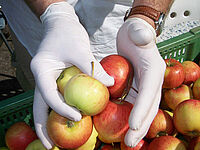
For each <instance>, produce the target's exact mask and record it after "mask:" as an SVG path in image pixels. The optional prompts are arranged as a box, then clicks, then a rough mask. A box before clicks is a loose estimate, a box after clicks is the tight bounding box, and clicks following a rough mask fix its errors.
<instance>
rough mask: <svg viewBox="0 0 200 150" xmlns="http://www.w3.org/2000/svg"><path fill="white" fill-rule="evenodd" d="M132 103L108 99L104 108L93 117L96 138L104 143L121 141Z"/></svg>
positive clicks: (126, 126) (126, 127)
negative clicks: (96, 133)
mask: <svg viewBox="0 0 200 150" xmlns="http://www.w3.org/2000/svg"><path fill="white" fill-rule="evenodd" d="M132 108H133V105H132V104H131V103H129V102H126V101H120V100H112V101H111V100H110V101H109V103H108V105H107V106H106V108H105V109H104V110H103V111H102V112H101V113H99V114H98V115H95V116H94V117H93V122H94V126H95V128H96V130H97V132H98V138H99V139H100V140H101V141H102V142H104V143H113V142H121V140H122V137H123V136H124V135H125V133H126V132H127V130H128V128H129V125H128V119H129V115H130V112H131V109H132Z"/></svg>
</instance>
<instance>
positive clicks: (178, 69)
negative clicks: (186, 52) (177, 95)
mask: <svg viewBox="0 0 200 150" xmlns="http://www.w3.org/2000/svg"><path fill="white" fill-rule="evenodd" d="M165 63H166V70H165V75H164V82H163V88H176V87H178V86H180V85H181V84H182V83H183V81H184V77H185V74H184V70H183V66H182V64H181V63H180V62H179V61H177V60H175V59H172V58H170V59H165Z"/></svg>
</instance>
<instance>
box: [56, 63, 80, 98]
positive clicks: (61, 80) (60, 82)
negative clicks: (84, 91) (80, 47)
mask: <svg viewBox="0 0 200 150" xmlns="http://www.w3.org/2000/svg"><path fill="white" fill-rule="evenodd" d="M79 73H81V70H80V69H79V68H77V67H76V66H71V67H69V68H66V69H64V70H63V71H62V72H61V74H60V75H59V77H58V79H57V80H56V82H57V86H58V90H59V91H60V93H61V94H62V95H64V88H65V86H66V84H67V82H68V81H69V80H70V79H71V78H72V77H73V76H75V75H77V74H79Z"/></svg>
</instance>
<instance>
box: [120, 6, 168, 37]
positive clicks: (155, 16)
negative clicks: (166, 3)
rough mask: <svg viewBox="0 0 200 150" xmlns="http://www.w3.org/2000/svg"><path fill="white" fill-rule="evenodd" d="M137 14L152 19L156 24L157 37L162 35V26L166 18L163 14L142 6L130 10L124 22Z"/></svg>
mask: <svg viewBox="0 0 200 150" xmlns="http://www.w3.org/2000/svg"><path fill="white" fill-rule="evenodd" d="M135 14H141V15H144V16H147V17H149V18H151V19H152V20H153V21H154V23H155V30H156V33H157V35H159V34H160V33H161V25H162V24H163V20H164V17H165V14H164V13H163V12H160V11H157V10H156V9H154V8H152V7H149V6H143V5H140V6H136V7H133V8H131V9H129V10H128V11H127V12H126V14H125V17H124V21H125V20H126V19H128V18H129V17H130V16H132V15H135Z"/></svg>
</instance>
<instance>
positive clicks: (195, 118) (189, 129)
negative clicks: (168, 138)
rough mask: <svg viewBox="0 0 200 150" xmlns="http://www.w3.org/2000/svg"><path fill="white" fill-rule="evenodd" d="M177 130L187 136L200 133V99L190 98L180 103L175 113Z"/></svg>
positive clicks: (174, 120)
mask: <svg viewBox="0 0 200 150" xmlns="http://www.w3.org/2000/svg"><path fill="white" fill-rule="evenodd" d="M173 122H174V126H175V128H176V130H177V131H178V132H179V133H181V134H183V135H187V136H191V137H195V136H198V135H200V101H199V100H194V99H189V100H185V101H183V102H181V103H180V104H178V106H177V107H176V109H175V110H174V113H173Z"/></svg>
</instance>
